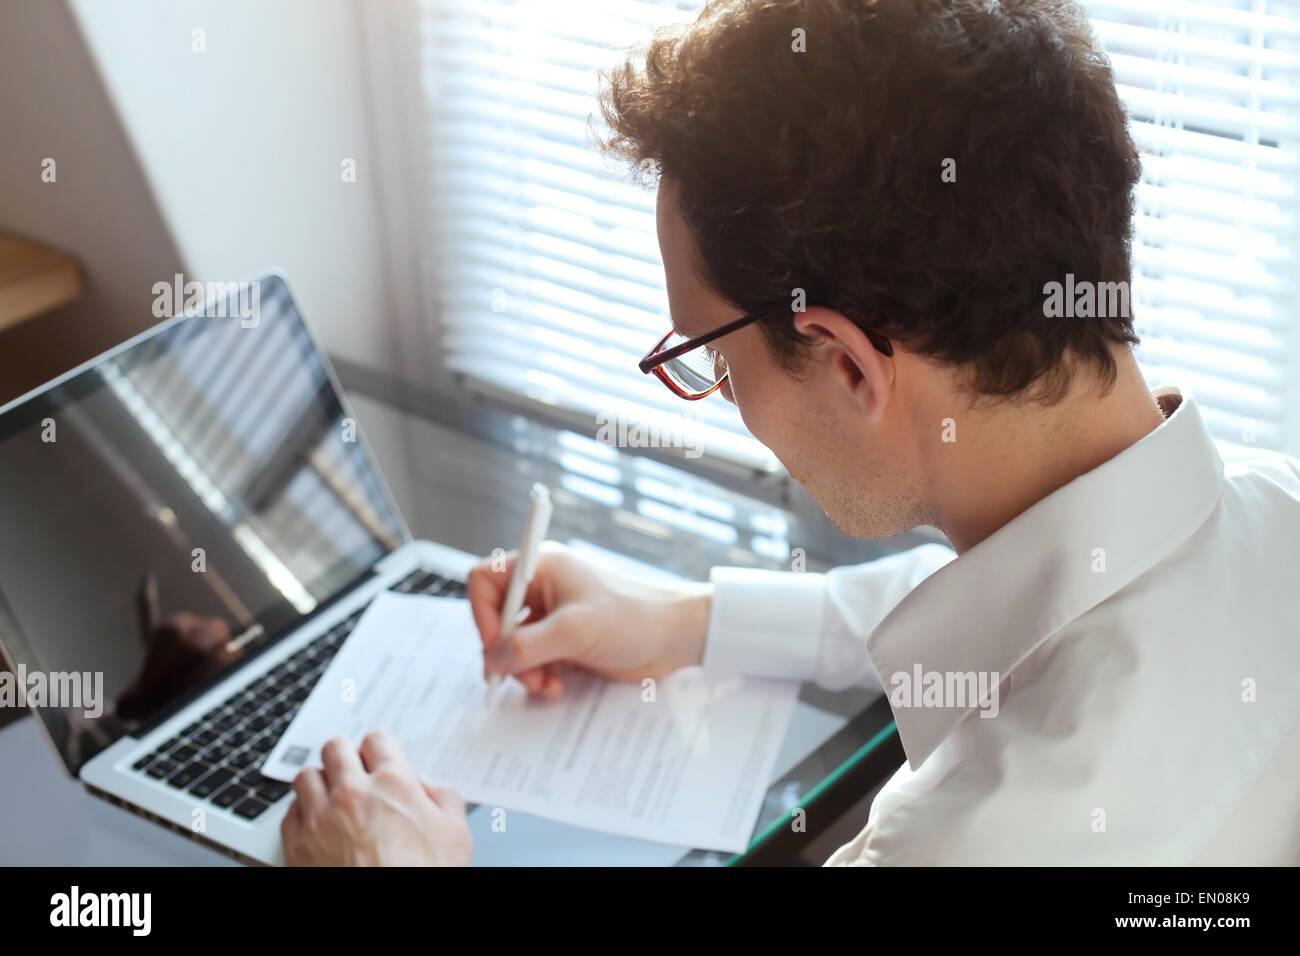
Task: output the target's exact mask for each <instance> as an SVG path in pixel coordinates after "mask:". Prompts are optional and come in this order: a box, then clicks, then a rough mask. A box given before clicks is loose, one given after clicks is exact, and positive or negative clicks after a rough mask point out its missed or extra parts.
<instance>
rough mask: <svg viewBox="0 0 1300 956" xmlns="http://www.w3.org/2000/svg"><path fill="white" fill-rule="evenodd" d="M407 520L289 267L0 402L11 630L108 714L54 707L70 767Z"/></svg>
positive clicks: (315, 593) (48, 712)
mask: <svg viewBox="0 0 1300 956" xmlns="http://www.w3.org/2000/svg"><path fill="white" fill-rule="evenodd" d="M404 535H405V532H404V530H403V528H402V524H401V520H400V518H399V517H398V516H397V514H396V511H395V508H394V506H393V504H392V502H391V500H390V498H389V496H388V493H387V491H386V490H385V489H384V486H383V484H382V481H381V479H380V478H379V475H378V472H377V471H376V469H375V467H374V466H373V464H372V462H371V461H370V458H369V456H368V454H367V452H366V451H365V448H364V446H363V445H362V444H361V442H360V438H359V436H358V435H357V433H356V425H355V423H354V422H352V421H351V419H349V418H346V417H345V413H344V411H343V409H342V407H341V405H340V403H339V399H338V396H337V395H336V393H335V390H334V387H333V385H332V382H331V379H330V377H329V375H328V374H327V372H326V370H325V367H324V365H323V364H322V362H321V359H320V357H319V355H318V354H317V352H316V350H315V348H314V347H313V345H312V342H311V339H310V338H309V336H308V334H307V331H306V329H305V328H304V326H303V324H302V320H301V319H300V318H299V316H298V314H297V311H296V309H295V308H294V304H293V301H292V299H291V298H290V297H289V294H288V290H287V289H286V287H285V286H284V283H283V282H282V281H281V280H279V279H278V278H274V277H272V278H266V279H262V280H261V283H260V309H259V319H258V322H257V323H256V325H251V324H250V323H248V322H241V319H240V318H238V317H231V318H224V317H211V318H209V317H203V316H195V317H189V318H186V319H183V320H180V321H179V322H177V323H175V324H173V325H171V326H170V327H167V328H166V329H164V330H163V331H161V332H160V333H158V334H155V335H152V336H150V337H149V338H147V339H145V340H143V341H141V342H139V343H137V344H136V345H134V346H132V347H130V348H129V349H126V350H125V351H122V352H120V353H118V354H115V355H111V356H109V357H107V358H104V359H101V360H100V361H98V362H97V363H95V365H94V366H93V367H92V368H90V369H88V370H86V371H83V372H81V373H79V374H77V375H75V376H74V377H72V378H70V379H68V380H66V381H64V382H62V383H61V384H59V385H57V386H56V387H54V388H53V389H50V390H47V391H45V392H42V393H40V394H39V395H37V396H35V397H33V398H31V399H29V400H27V401H25V402H23V403H21V404H19V405H16V406H14V407H13V408H11V409H10V410H9V411H7V412H5V413H4V414H3V415H0V629H2V631H0V636H2V637H3V641H4V645H5V647H6V649H7V650H8V652H9V654H10V656H11V658H12V659H13V663H14V665H15V667H16V668H21V669H23V670H24V671H25V672H26V673H28V674H31V673H44V674H71V673H74V672H75V673H80V674H83V675H87V674H90V675H94V674H102V694H101V701H102V704H103V713H102V714H99V715H93V713H92V715H91V716H88V715H87V713H86V710H87V709H91V710H92V711H93V708H81V707H43V708H42V711H41V716H42V719H43V720H44V722H45V723H46V726H47V728H48V729H49V731H50V733H51V736H52V737H53V738H54V742H55V744H56V745H57V746H58V747H59V749H60V752H61V753H62V754H63V757H64V760H65V761H66V762H67V764H68V765H69V767H71V768H75V767H77V766H80V765H81V764H82V763H84V762H85V761H86V760H87V759H89V758H90V757H91V756H93V755H94V754H95V753H96V752H98V751H99V750H100V749H102V748H103V747H105V746H107V745H108V744H109V743H111V742H112V741H113V740H115V739H116V738H117V737H119V736H120V735H121V734H123V733H125V732H127V731H129V730H131V729H132V728H133V727H136V726H139V725H140V724H141V723H143V722H145V721H147V720H148V719H149V718H150V717H151V716H154V715H157V714H159V713H160V712H162V711H163V710H164V709H166V708H168V706H169V705H171V704H173V703H175V702H176V701H177V700H178V699H179V698H180V697H181V696H182V695H184V694H186V692H190V691H193V690H195V689H196V688H197V687H199V686H202V685H203V684H205V683H207V682H208V681H210V680H211V679H212V678H214V677H215V676H217V675H219V674H220V673H222V672H224V671H225V670H226V669H227V668H228V667H230V666H231V665H232V664H234V663H235V662H236V661H238V660H240V659H243V658H245V657H246V656H247V655H248V654H249V653H251V652H252V651H253V650H255V649H256V648H257V647H258V646H259V644H261V643H264V642H265V641H266V640H268V639H269V638H270V637H272V636H274V635H276V634H278V633H280V632H282V631H283V629H284V628H286V627H288V626H289V625H291V624H293V623H294V622H295V621H296V620H298V619H299V618H300V617H301V616H302V615H304V614H307V613H310V612H311V611H312V610H314V609H315V608H316V607H317V606H318V605H319V604H320V603H321V602H323V601H325V600H327V599H329V598H330V597H331V596H333V595H335V594H336V593H337V592H338V591H339V590H340V589H341V588H343V587H345V586H346V585H348V584H349V583H351V582H352V581H354V580H356V579H357V578H358V577H360V576H361V575H362V574H364V573H365V572H366V571H367V570H368V569H369V568H370V566H371V565H373V564H374V562H375V561H376V560H378V559H379V558H380V557H382V556H383V555H384V554H385V553H386V552H387V551H389V550H392V549H393V548H394V547H396V546H397V545H399V544H400V543H401V541H402V540H403V538H404ZM66 679H70V678H66ZM88 679H91V678H88ZM31 686H32V685H31V684H30V683H29V684H28V685H27V687H28V689H31ZM64 689H65V690H66V689H67V688H66V687H65V688H64ZM83 694H85V695H89V694H90V691H89V689H83ZM34 702H35V703H40V701H39V700H38V701H34Z"/></svg>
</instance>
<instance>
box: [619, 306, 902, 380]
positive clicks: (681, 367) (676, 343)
mask: <svg viewBox="0 0 1300 956" xmlns="http://www.w3.org/2000/svg"><path fill="white" fill-rule="evenodd" d="M788 308H789V307H788V306H785V305H782V306H779V307H778V308H775V309H767V310H765V311H763V312H751V313H750V314H749V315H742V316H741V317H740V318H738V319H735V320H733V321H731V322H728V323H727V324H726V325H723V326H720V327H718V328H716V329H714V330H713V331H712V332H705V333H704V334H703V335H699V336H696V337H695V338H693V339H688V338H686V337H685V336H683V335H680V334H678V332H677V331H676V330H675V329H674V330H673V331H671V332H669V333H668V334H667V335H665V336H664V337H663V338H662V339H660V340H659V343H658V344H657V345H656V346H655V347H654V348H652V349H651V350H650V351H649V352H647V353H646V356H645V358H643V359H642V360H641V361H640V362H638V363H637V368H639V369H641V371H642V372H645V373H646V374H647V375H648V374H650V373H651V372H653V373H654V374H655V377H656V378H658V379H659V381H661V382H663V383H664V384H665V385H667V386H668V387H669V388H670V389H671V390H672V392H673V394H674V395H676V396H677V397H679V398H684V399H686V400H687V401H688V402H697V401H699V400H700V399H701V398H704V397H706V396H708V395H712V394H713V393H714V392H716V391H717V390H718V389H720V388H721V387H722V384H723V383H724V382H725V381H726V380H727V360H726V359H724V358H723V357H722V353H721V352H719V351H718V350H717V349H710V348H704V346H707V345H708V344H709V343H710V342H715V341H717V340H718V339H720V338H722V337H723V336H724V335H730V334H731V333H732V332H735V331H738V330H739V329H743V328H744V327H745V326H747V325H750V324H752V323H754V322H757V321H758V320H759V319H765V318H767V317H768V316H770V315H776V314H777V313H778V312H781V311H785V310H788ZM864 331H865V330H864ZM866 334H867V338H868V339H870V340H871V344H872V345H873V346H875V347H876V349H877V351H880V352H883V353H884V354H885V355H893V354H894V346H893V345H892V344H891V343H890V341H889V339H887V338H885V337H884V336H883V335H879V334H877V333H875V332H870V331H868V332H867V333H866Z"/></svg>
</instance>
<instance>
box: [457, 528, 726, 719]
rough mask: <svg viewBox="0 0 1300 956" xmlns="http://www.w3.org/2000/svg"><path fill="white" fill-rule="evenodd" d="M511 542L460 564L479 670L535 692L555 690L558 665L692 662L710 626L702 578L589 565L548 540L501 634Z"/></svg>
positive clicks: (593, 667) (642, 673) (639, 666)
mask: <svg viewBox="0 0 1300 956" xmlns="http://www.w3.org/2000/svg"><path fill="white" fill-rule="evenodd" d="M517 557H518V555H517V554H516V553H515V552H511V553H510V554H508V555H506V556H505V560H504V561H502V562H500V563H497V562H494V561H493V560H491V559H487V560H484V561H482V562H481V563H480V564H479V565H478V566H477V567H475V568H474V570H472V571H470V573H469V583H468V590H469V603H470V607H471V608H472V609H473V611H474V621H475V623H477V624H478V629H479V634H480V636H481V638H482V640H483V657H484V671H485V676H486V673H495V674H513V675H515V677H516V678H517V679H518V680H519V681H520V682H521V683H522V684H523V685H524V686H525V687H526V688H528V690H529V691H531V692H532V693H534V694H540V695H541V696H543V697H548V698H552V699H554V698H557V697H560V696H561V695H562V694H563V693H564V684H563V681H562V679H561V677H560V672H559V667H560V666H561V665H574V666H577V667H580V668H583V669H584V670H588V671H591V672H593V673H596V674H600V675H601V676H602V677H608V678H610V679H612V680H623V681H640V680H643V679H645V678H647V677H655V678H658V677H663V676H664V675H665V674H669V673H671V672H672V671H674V670H677V669H678V668H679V667H689V666H691V665H694V664H699V663H700V660H701V657H702V656H703V653H704V641H705V638H706V636H707V633H708V628H709V603H710V597H711V595H712V588H710V587H709V586H708V585H707V584H689V583H685V582H681V583H678V582H673V581H668V582H660V581H655V582H649V581H643V580H640V579H638V578H636V577H633V576H631V575H629V574H628V573H626V572H624V571H622V570H620V569H619V568H617V567H615V566H605V567H600V568H597V567H593V566H592V565H591V564H588V563H587V562H586V561H584V560H583V559H582V558H580V557H578V556H577V555H575V554H574V553H573V552H571V551H569V550H568V549H567V548H564V547H562V546H560V545H556V544H553V543H551V542H549V541H548V542H547V543H546V544H545V545H543V547H542V553H541V556H540V557H539V558H538V561H537V570H536V573H534V574H533V578H532V581H531V582H530V583H529V586H528V591H527V594H526V595H525V597H524V604H525V606H526V607H527V608H528V615H527V618H526V619H525V621H524V623H522V624H520V625H519V627H518V629H516V631H515V632H514V634H513V635H512V636H511V637H510V638H509V639H508V640H504V641H503V640H501V605H502V604H503V603H505V595H506V588H507V587H508V585H509V583H510V575H511V573H512V571H513V570H514V566H515V560H516V558H517Z"/></svg>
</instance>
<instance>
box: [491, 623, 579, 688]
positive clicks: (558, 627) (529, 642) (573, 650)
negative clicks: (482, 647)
mask: <svg viewBox="0 0 1300 956" xmlns="http://www.w3.org/2000/svg"><path fill="white" fill-rule="evenodd" d="M581 633H582V630H581V628H579V627H578V626H577V622H576V621H574V619H573V615H571V614H569V613H568V611H567V610H561V611H554V612H552V613H551V614H548V615H546V617H544V618H542V619H541V620H540V621H532V622H529V623H528V624H522V625H520V626H519V627H518V628H516V630H515V632H514V634H513V635H511V636H510V637H509V638H507V639H505V640H503V641H498V642H497V643H496V644H494V645H493V646H492V647H489V648H488V649H487V650H486V652H485V657H486V660H487V666H488V670H489V671H492V672H494V673H497V674H517V673H519V672H521V671H527V670H532V669H533V668H535V667H541V666H542V665H543V664H551V663H554V662H556V661H563V660H572V659H573V658H574V656H575V655H576V654H577V652H578V650H579V647H580V645H579V635H581Z"/></svg>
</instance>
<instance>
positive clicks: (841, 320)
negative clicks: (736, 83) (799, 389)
mask: <svg viewBox="0 0 1300 956" xmlns="http://www.w3.org/2000/svg"><path fill="white" fill-rule="evenodd" d="M794 327H795V329H796V330H797V331H798V332H800V333H802V334H803V335H805V336H807V337H809V338H811V339H812V340H813V349H814V351H815V361H817V362H819V363H822V364H823V365H824V367H825V368H826V369H827V370H828V371H829V372H830V374H831V375H832V376H833V377H834V380H835V381H836V382H837V383H838V384H839V386H840V387H841V388H843V389H844V390H845V392H846V393H847V394H848V395H849V396H850V397H851V398H852V399H853V401H854V402H856V403H857V405H858V408H859V409H860V410H861V411H862V414H864V415H865V416H867V418H868V419H869V420H871V421H876V420H878V419H879V417H880V415H881V414H882V413H883V412H884V409H885V404H886V402H887V400H888V398H889V393H890V390H891V388H892V387H893V384H894V373H895V366H894V360H893V359H892V358H891V357H890V356H888V355H885V354H884V353H882V352H880V351H879V350H877V349H876V347H875V346H874V345H872V344H871V339H870V338H868V337H867V334H866V333H865V332H863V331H862V330H861V329H860V328H858V327H857V325H855V324H854V322H853V320H852V319H850V318H848V317H847V316H845V315H842V314H840V313H839V312H836V311H835V310H834V309H826V308H822V307H821V306H813V307H812V308H810V309H807V310H806V311H803V312H796V313H795V316H794Z"/></svg>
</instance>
